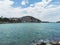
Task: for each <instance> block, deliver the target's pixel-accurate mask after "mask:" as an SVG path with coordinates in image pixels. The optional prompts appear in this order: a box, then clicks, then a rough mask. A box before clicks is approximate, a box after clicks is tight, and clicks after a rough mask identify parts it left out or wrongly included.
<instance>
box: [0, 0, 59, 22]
mask: <svg viewBox="0 0 60 45" xmlns="http://www.w3.org/2000/svg"><path fill="white" fill-rule="evenodd" d="M0 16H3V17H9V18H10V17H23V16H33V17H35V18H38V19H40V20H42V21H51V22H55V21H60V0H0Z"/></svg>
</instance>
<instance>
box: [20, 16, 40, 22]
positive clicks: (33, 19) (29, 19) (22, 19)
mask: <svg viewBox="0 0 60 45" xmlns="http://www.w3.org/2000/svg"><path fill="white" fill-rule="evenodd" d="M20 20H21V22H24V23H25V22H35V23H40V22H41V20H39V19H37V18H34V17H32V16H24V17H21V18H20Z"/></svg>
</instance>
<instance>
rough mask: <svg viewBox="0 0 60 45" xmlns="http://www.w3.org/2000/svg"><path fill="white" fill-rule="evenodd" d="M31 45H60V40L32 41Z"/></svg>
mask: <svg viewBox="0 0 60 45" xmlns="http://www.w3.org/2000/svg"><path fill="white" fill-rule="evenodd" d="M31 45H60V41H43V40H39V41H37V42H32V44H31Z"/></svg>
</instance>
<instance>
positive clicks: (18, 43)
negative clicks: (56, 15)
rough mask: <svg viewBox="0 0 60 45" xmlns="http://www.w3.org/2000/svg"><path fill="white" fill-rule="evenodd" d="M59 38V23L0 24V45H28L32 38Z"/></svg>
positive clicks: (57, 39)
mask: <svg viewBox="0 0 60 45" xmlns="http://www.w3.org/2000/svg"><path fill="white" fill-rule="evenodd" d="M39 39H43V40H50V41H52V40H54V41H59V40H60V23H12V24H0V45H28V44H30V43H31V42H32V41H33V40H39Z"/></svg>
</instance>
